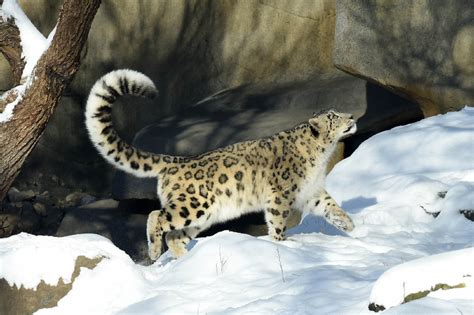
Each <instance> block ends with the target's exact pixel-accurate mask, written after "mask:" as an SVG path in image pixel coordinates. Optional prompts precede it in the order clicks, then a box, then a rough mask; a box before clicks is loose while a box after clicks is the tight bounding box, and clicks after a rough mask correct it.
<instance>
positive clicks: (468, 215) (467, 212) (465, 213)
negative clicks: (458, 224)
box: [459, 209, 474, 221]
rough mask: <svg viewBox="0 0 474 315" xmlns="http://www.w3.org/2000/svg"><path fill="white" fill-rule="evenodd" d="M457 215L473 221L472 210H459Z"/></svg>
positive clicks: (473, 212) (473, 213)
mask: <svg viewBox="0 0 474 315" xmlns="http://www.w3.org/2000/svg"><path fill="white" fill-rule="evenodd" d="M459 213H461V214H462V215H463V216H464V217H465V218H466V219H468V220H470V221H474V210H468V209H465V210H459Z"/></svg>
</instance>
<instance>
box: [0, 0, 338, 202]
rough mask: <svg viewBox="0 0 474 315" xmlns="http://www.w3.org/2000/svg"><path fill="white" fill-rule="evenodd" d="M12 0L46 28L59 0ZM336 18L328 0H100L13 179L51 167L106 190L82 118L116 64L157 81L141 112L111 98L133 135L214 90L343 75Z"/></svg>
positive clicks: (2, 76) (5, 74)
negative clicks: (69, 75)
mask: <svg viewBox="0 0 474 315" xmlns="http://www.w3.org/2000/svg"><path fill="white" fill-rule="evenodd" d="M19 3H20V5H21V6H22V8H24V10H25V12H26V13H27V15H28V16H29V17H30V18H31V20H32V21H33V22H34V23H35V24H36V25H38V27H39V29H40V30H41V31H42V32H43V34H48V33H49V32H50V31H51V29H52V28H53V27H54V25H55V23H56V21H55V17H56V15H55V14H54V12H57V11H58V10H59V7H60V5H61V3H62V0H38V1H27V0H19ZM334 25H335V3H334V1H333V0H322V1H313V0H299V1H278V0H249V1H213V0H189V1H188V0H160V1H154V0H151V1H150V0H146V1H125V2H117V1H103V2H102V4H101V7H100V8H99V10H98V13H97V15H96V17H95V19H94V21H93V24H92V28H91V31H90V35H89V39H88V46H87V51H86V52H85V56H84V59H83V62H82V65H81V68H80V69H79V71H78V73H77V74H76V76H75V79H74V81H73V82H72V84H71V87H70V89H69V92H70V93H68V94H66V95H65V97H63V100H62V102H61V104H60V105H59V106H58V108H57V111H56V113H55V115H54V116H53V118H52V121H51V122H50V124H49V125H48V127H47V128H46V130H45V134H44V136H43V137H42V139H41V140H40V142H39V143H38V145H37V148H36V149H35V151H34V152H33V154H32V155H31V157H30V159H29V160H28V161H27V164H26V165H25V166H26V168H25V169H24V170H23V173H22V174H21V175H20V178H19V180H21V181H23V182H24V181H28V180H32V177H37V174H38V172H42V173H44V174H55V175H57V176H58V177H60V178H62V179H63V180H64V182H65V184H66V185H68V186H70V187H76V189H82V190H85V191H88V192H104V193H105V192H108V191H110V179H111V175H112V173H113V169H112V168H110V167H108V166H107V164H106V163H105V161H104V160H103V159H102V158H101V157H100V156H98V154H97V152H96V151H95V149H94V148H93V147H92V145H91V144H90V142H89V139H88V137H87V134H86V132H85V128H84V123H83V115H84V114H83V106H84V103H85V99H86V97H87V95H88V92H89V90H90V88H91V86H92V84H93V83H94V82H95V81H96V80H97V79H98V78H99V77H100V76H102V75H103V74H105V73H106V72H108V71H111V70H113V69H116V68H123V67H126V68H131V69H136V70H138V71H142V72H144V73H146V74H148V75H149V76H151V77H152V79H153V81H154V82H156V84H157V86H158V87H159V89H160V97H159V99H158V100H157V102H156V103H152V102H144V101H142V100H141V101H139V102H136V103H140V104H142V103H143V104H144V106H140V109H139V110H137V108H136V107H135V106H133V105H131V106H117V108H116V111H115V113H114V119H115V120H116V121H117V124H118V125H119V127H120V126H121V127H122V130H121V131H122V133H123V134H124V136H125V138H128V139H130V140H131V139H132V138H133V136H134V135H135V133H136V132H137V131H138V130H139V129H140V128H142V127H143V126H146V125H148V124H150V123H152V122H153V121H156V120H157V119H158V118H159V117H164V116H167V115H175V114H176V113H177V112H178V111H179V110H181V109H183V108H185V107H186V106H188V105H190V104H193V103H195V102H197V101H199V100H200V99H202V98H204V97H206V96H208V95H211V94H213V93H216V92H217V91H219V90H222V89H227V88H233V87H238V86H241V85H246V84H254V83H256V82H258V83H272V84H273V83H289V82H300V81H305V80H308V79H310V78H313V77H318V76H320V75H329V76H334V77H338V76H344V75H345V74H344V73H343V72H342V71H339V70H338V69H336V68H335V67H334V66H333V64H332V47H333V34H334ZM289 26H291V27H289ZM9 85H10V81H9V71H8V65H7V64H6V63H1V64H0V89H6V88H8V87H9ZM127 103H129V101H127ZM131 103H132V104H136V103H134V101H131ZM72 130H73V132H70V131H72ZM64 161H68V167H64ZM38 182H39V184H40V185H41V189H46V190H50V189H51V187H50V185H51V184H50V183H49V182H45V181H44V178H43V179H39V180H38Z"/></svg>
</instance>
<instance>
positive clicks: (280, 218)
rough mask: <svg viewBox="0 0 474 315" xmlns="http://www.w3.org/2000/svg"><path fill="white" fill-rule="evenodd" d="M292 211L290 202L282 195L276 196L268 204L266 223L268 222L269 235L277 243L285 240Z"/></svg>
mask: <svg viewBox="0 0 474 315" xmlns="http://www.w3.org/2000/svg"><path fill="white" fill-rule="evenodd" d="M290 211H291V209H290V206H289V204H288V200H287V199H286V198H285V197H284V196H282V195H280V194H275V195H274V196H272V197H271V199H270V200H268V202H267V207H266V209H265V221H267V226H268V235H270V236H271V237H273V238H274V239H275V240H277V241H282V240H284V239H285V232H286V228H287V225H286V223H287V219H288V217H289V216H290Z"/></svg>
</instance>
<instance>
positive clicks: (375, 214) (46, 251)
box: [0, 108, 474, 315]
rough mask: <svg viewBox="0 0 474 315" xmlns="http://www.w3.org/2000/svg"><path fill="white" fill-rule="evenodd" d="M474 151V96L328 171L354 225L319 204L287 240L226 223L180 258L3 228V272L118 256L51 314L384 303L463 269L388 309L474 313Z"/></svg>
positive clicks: (251, 310)
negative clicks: (152, 258)
mask: <svg viewBox="0 0 474 315" xmlns="http://www.w3.org/2000/svg"><path fill="white" fill-rule="evenodd" d="M473 152H474V109H472V108H465V109H463V110H461V111H459V112H455V113H448V114H446V115H442V116H436V117H431V118H428V119H425V120H422V121H420V122H417V123H414V124H411V125H407V126H403V127H399V128H394V129H393V130H390V131H386V132H383V133H380V134H378V135H376V136H374V137H372V138H371V139H369V140H367V141H366V142H364V143H363V144H362V145H361V146H360V147H359V148H358V149H357V150H356V151H355V152H354V154H353V155H352V156H351V157H349V158H348V159H346V160H344V161H342V162H340V163H339V164H338V165H336V167H335V168H334V170H333V171H332V172H331V174H329V176H328V178H327V190H328V191H329V193H330V194H331V195H332V196H333V197H334V198H335V199H336V200H337V201H338V202H339V203H340V204H341V205H342V207H343V208H344V209H345V210H346V211H348V212H349V213H350V215H351V217H352V218H353V220H354V222H355V225H356V228H355V229H354V230H353V231H352V232H350V233H349V235H347V234H344V233H341V232H340V231H338V230H336V229H334V228H333V227H332V226H330V225H329V224H327V223H326V222H325V221H324V220H323V219H321V218H318V217H315V216H312V215H308V216H306V217H305V218H304V220H303V222H302V223H301V224H300V225H299V226H297V227H295V228H293V229H290V230H289V231H288V239H287V240H285V241H283V242H274V241H273V240H271V239H270V238H269V237H258V238H255V237H251V236H248V235H242V234H238V233H231V232H221V233H218V234H216V235H214V236H211V237H207V238H200V239H197V240H195V241H193V242H192V243H191V244H190V248H189V249H190V251H189V253H187V254H186V255H184V256H183V257H181V258H180V259H177V260H173V259H171V258H170V254H169V253H165V254H164V255H163V256H161V257H160V259H159V260H158V261H157V262H156V263H155V264H153V265H151V266H141V265H137V264H134V263H133V262H132V261H131V259H130V258H129V257H128V256H127V255H126V254H125V253H124V252H122V251H121V250H119V249H117V248H116V247H115V246H113V244H112V243H111V242H109V241H108V240H106V239H104V238H102V237H99V236H94V235H76V236H70V237H64V238H53V237H44V236H32V235H27V234H20V235H17V236H12V237H10V238H7V239H3V240H0V277H4V278H5V279H7V281H8V282H9V283H10V284H16V285H23V286H25V287H29V288H34V287H35V286H36V285H37V284H38V282H39V281H40V279H42V280H45V281H46V282H47V283H51V284H54V283H56V282H57V281H58V279H59V278H60V277H61V278H63V279H64V280H65V281H68V279H70V276H71V274H72V270H73V267H74V259H75V257H76V256H78V255H83V256H86V257H89V258H93V257H97V256H104V257H107V258H106V259H103V260H102V261H101V262H100V263H99V264H98V265H97V266H96V267H95V268H94V269H92V270H89V269H86V268H83V269H82V270H81V273H80V274H79V276H78V277H77V278H76V279H75V281H74V283H73V287H72V290H71V291H70V292H69V293H68V294H67V295H66V296H65V297H64V298H63V299H61V300H60V301H59V303H58V306H57V307H54V308H51V309H42V310H39V311H38V312H37V313H36V314H40V315H47V314H91V313H93V314H104V315H107V314H206V313H207V314H226V315H227V314H297V315H300V314H308V315H310V314H311V315H312V314H373V313H372V312H371V311H370V310H369V309H368V305H369V304H370V303H374V305H375V304H377V305H378V303H381V304H380V305H384V306H385V307H389V306H391V305H397V304H398V303H400V299H401V300H402V301H403V299H404V297H406V295H407V294H406V293H407V292H408V290H410V292H411V291H417V290H428V289H431V287H432V286H433V285H435V286H436V284H439V283H440V282H442V283H444V284H446V285H450V286H455V285H457V284H459V281H460V280H463V281H464V283H465V285H466V287H465V288H460V289H450V290H445V291H443V290H437V291H435V292H430V293H429V295H428V296H427V297H424V298H422V299H418V300H414V301H413V302H410V303H405V304H402V305H398V306H394V307H392V308H390V309H388V310H387V311H386V313H387V314H414V313H420V314H421V313H430V314H432V313H444V314H458V313H463V314H473V303H474V300H473V294H472V282H470V281H471V280H470V279H471V278H469V279H467V277H463V276H465V275H466V274H467V273H466V272H469V274H471V275H472V267H470V266H468V262H471V261H472V260H473V259H472V252H473V249H472V247H473V239H472V235H473V232H474V225H473V223H472V222H471V221H469V220H467V219H466V218H465V217H464V216H463V215H462V214H461V211H463V210H469V209H473V208H474V207H473V200H474V196H473V188H474V160H473V159H472V156H473ZM435 213H439V215H437V216H436V217H435V215H434V214H435ZM144 237H145V235H144ZM444 253H446V254H444ZM32 257H33V258H34V259H32ZM418 259H419V260H418ZM403 283H405V295H404V294H403V292H404V291H402V289H403ZM469 290H471V291H469ZM371 292H372V295H371ZM466 292H467V293H466Z"/></svg>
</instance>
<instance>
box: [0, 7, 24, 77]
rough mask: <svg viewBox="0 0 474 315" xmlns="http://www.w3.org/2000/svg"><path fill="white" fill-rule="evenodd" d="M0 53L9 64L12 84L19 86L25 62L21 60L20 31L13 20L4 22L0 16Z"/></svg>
mask: <svg viewBox="0 0 474 315" xmlns="http://www.w3.org/2000/svg"><path fill="white" fill-rule="evenodd" d="M2 4H3V0H1V1H0V5H2ZM0 52H1V53H2V54H3V56H5V58H6V59H7V61H8V63H9V64H10V68H11V71H12V81H13V84H14V85H18V84H20V80H21V74H22V73H23V69H24V68H25V64H26V62H25V60H24V59H23V58H22V48H21V40H20V31H19V30H18V27H17V26H16V25H15V22H14V19H13V18H9V19H7V20H4V19H3V18H2V17H1V16H0Z"/></svg>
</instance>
